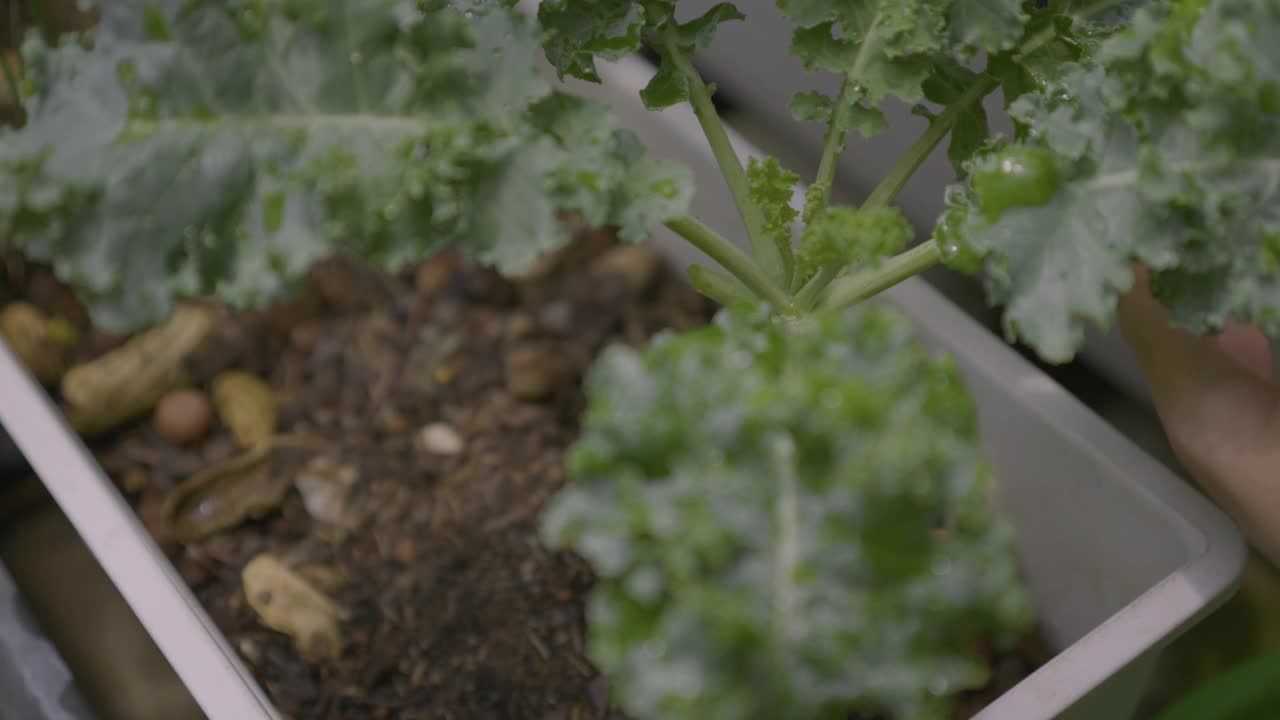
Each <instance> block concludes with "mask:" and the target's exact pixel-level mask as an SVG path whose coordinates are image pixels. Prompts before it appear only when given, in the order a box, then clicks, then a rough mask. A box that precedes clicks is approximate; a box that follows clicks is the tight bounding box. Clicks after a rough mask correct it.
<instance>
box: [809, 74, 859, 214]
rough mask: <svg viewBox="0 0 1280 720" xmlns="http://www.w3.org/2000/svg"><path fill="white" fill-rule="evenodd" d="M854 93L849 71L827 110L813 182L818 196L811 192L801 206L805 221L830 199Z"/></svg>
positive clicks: (855, 92) (853, 82) (855, 87)
mask: <svg viewBox="0 0 1280 720" xmlns="http://www.w3.org/2000/svg"><path fill="white" fill-rule="evenodd" d="M858 92H859V89H858V83H857V82H855V81H854V79H853V76H852V74H849V75H846V76H845V78H844V83H843V84H842V85H841V86H840V95H839V97H837V98H836V104H835V107H834V108H833V109H832V111H831V124H830V125H829V126H828V127H827V135H826V138H825V139H824V140H823V143H822V159H821V160H819V161H818V176H817V178H815V179H814V182H813V184H814V186H816V187H819V188H822V192H821V194H820V195H817V194H811V195H810V196H809V197H808V202H807V203H806V207H805V209H804V217H805V220H806V222H807V221H808V220H811V219H812V218H813V217H814V216H815V215H817V213H818V212H819V211H821V210H822V209H823V208H824V207H826V205H827V202H828V201H829V200H830V199H831V186H832V185H833V184H834V183H835V179H836V161H837V160H839V159H840V153H841V152H842V151H843V150H844V146H845V138H846V137H847V136H848V134H849V130H848V128H847V127H845V126H846V125H847V124H848V119H847V118H848V115H849V106H850V105H852V104H853V103H854V100H855V99H856V96H857V94H858Z"/></svg>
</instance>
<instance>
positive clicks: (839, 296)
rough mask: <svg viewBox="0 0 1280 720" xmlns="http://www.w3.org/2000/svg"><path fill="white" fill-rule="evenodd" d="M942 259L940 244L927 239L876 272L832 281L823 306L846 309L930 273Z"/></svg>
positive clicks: (828, 308) (895, 257) (881, 265)
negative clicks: (917, 276) (908, 280)
mask: <svg viewBox="0 0 1280 720" xmlns="http://www.w3.org/2000/svg"><path fill="white" fill-rule="evenodd" d="M941 260H942V252H941V251H940V250H939V249H938V243H937V242H935V241H934V240H933V239H929V240H926V241H924V242H923V243H920V244H919V245H917V246H915V247H914V248H911V249H910V250H908V251H906V252H904V253H901V254H899V255H895V256H894V257H891V258H889V259H888V260H885V261H884V262H882V263H881V264H880V266H879V267H877V268H875V269H869V270H863V271H862V272H859V273H855V274H853V275H849V276H846V277H842V278H839V279H838V280H836V281H834V282H832V283H831V286H830V287H829V288H828V289H827V294H826V295H825V296H824V297H823V299H822V303H821V307H822V308H823V309H824V310H843V309H844V308H847V307H849V306H851V305H855V304H857V303H859V302H862V301H863V300H866V299H867V298H870V297H874V296H876V295H878V294H880V293H881V292H884V291H885V290H888V289H889V288H891V287H893V286H894V285H897V284H898V283H900V282H902V281H903V280H906V279H907V278H909V277H912V276H914V275H918V274H920V273H922V272H924V271H925V270H928V269H929V268H931V267H933V266H934V265H937V264H938V263H939V262H940V261H941Z"/></svg>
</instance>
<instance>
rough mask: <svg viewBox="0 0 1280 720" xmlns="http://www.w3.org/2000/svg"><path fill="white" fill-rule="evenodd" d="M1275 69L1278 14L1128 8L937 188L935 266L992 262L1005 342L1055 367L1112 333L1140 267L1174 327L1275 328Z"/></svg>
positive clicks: (1218, 4) (1228, 5)
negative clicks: (999, 141)
mask: <svg viewBox="0 0 1280 720" xmlns="http://www.w3.org/2000/svg"><path fill="white" fill-rule="evenodd" d="M1277 68H1280V7H1276V6H1275V5H1274V4H1272V3H1254V2H1250V1H1249V0H1181V1H1180V2H1174V3H1156V4H1152V5H1150V6H1148V7H1144V8H1142V9H1140V10H1138V11H1137V12H1136V13H1135V14H1134V15H1133V17H1132V22H1131V24H1130V25H1129V26H1128V27H1127V28H1125V29H1123V30H1118V31H1113V32H1110V33H1109V34H1108V35H1107V36H1106V37H1105V38H1104V39H1102V40H1101V41H1100V42H1099V43H1098V45H1097V48H1096V50H1093V51H1091V52H1090V53H1089V57H1087V58H1085V59H1083V60H1081V61H1079V62H1074V63H1067V64H1065V65H1064V66H1062V67H1061V68H1060V71H1059V72H1058V73H1057V76H1056V77H1055V78H1053V79H1050V80H1047V81H1046V82H1045V83H1044V85H1043V87H1041V88H1040V89H1039V90H1036V91H1033V92H1029V93H1026V94H1024V95H1023V96H1021V97H1019V98H1018V99H1017V100H1016V101H1015V102H1014V103H1013V104H1012V105H1011V106H1010V111H1011V113H1012V114H1013V115H1014V117H1015V118H1016V119H1017V120H1018V121H1019V123H1020V124H1021V125H1022V126H1023V127H1024V128H1026V131H1025V132H1024V133H1022V136H1021V138H1020V139H1019V140H1018V141H1017V142H1016V143H1014V144H1013V145H1010V146H1006V147H1002V148H1000V149H997V150H994V151H993V152H991V153H989V154H986V155H984V156H981V157H979V158H977V159H975V160H974V161H973V163H972V173H971V176H970V178H969V179H968V181H967V183H966V184H965V185H964V186H962V187H960V186H958V187H956V188H953V189H952V190H951V191H950V192H949V193H948V205H949V207H948V210H947V212H946V213H945V214H944V216H943V218H942V220H941V221H940V223H939V226H938V230H937V235H936V236H937V239H938V242H939V245H940V247H941V248H942V250H943V255H944V258H946V261H947V262H948V263H949V264H951V265H952V266H953V267H957V268H959V269H966V270H973V269H975V268H976V267H977V266H979V265H981V264H982V262H983V260H984V259H985V261H986V262H985V264H986V267H987V270H988V289H989V293H990V296H991V299H992V301H993V302H995V303H997V304H1001V305H1004V306H1006V309H1005V327H1006V331H1007V333H1008V334H1009V336H1010V337H1011V338H1022V339H1025V340H1026V341H1028V342H1029V343H1030V344H1031V345H1032V346H1033V347H1034V348H1035V349H1036V350H1037V352H1039V354H1040V355H1041V356H1042V357H1043V358H1044V359H1046V360H1049V361H1053V362H1062V361H1065V360H1067V359H1069V358H1070V357H1072V356H1073V355H1074V353H1075V352H1076V351H1077V350H1078V349H1079V347H1080V345H1081V344H1082V342H1083V337H1084V330H1085V327H1086V325H1087V324H1093V325H1096V326H1099V327H1102V328H1105V327H1109V326H1110V325H1111V324H1112V323H1113V322H1114V315H1115V306H1116V302H1117V298H1118V296H1119V295H1120V294H1121V293H1123V292H1125V291H1127V290H1128V289H1129V288H1130V287H1131V285H1132V265H1133V264H1134V263H1136V262H1141V263H1143V264H1145V265H1147V266H1148V267H1149V268H1150V269H1151V271H1152V286H1153V290H1154V292H1155V294H1156V297H1157V299H1159V300H1160V301H1161V302H1162V303H1164V304H1165V305H1166V306H1167V307H1168V308H1169V309H1170V311H1171V313H1172V318H1173V322H1175V323H1176V324H1178V325H1180V326H1182V327H1185V328H1187V329H1189V330H1192V331H1194V332H1198V333H1212V332H1216V331H1218V330H1220V329H1221V328H1222V327H1223V326H1224V325H1225V324H1226V323H1227V322H1228V321H1230V320H1236V321H1239V322H1244V323H1253V324H1257V325H1259V326H1260V327H1261V329H1262V330H1263V331H1264V332H1266V333H1267V334H1269V335H1272V336H1275V335H1277V334H1280V273H1277V270H1280V209H1278V208H1280V70H1278V69H1277ZM1037 158H1038V159H1037ZM1046 158H1048V159H1046ZM1049 168H1051V169H1052V170H1051V171H1049V170H1048V169H1049Z"/></svg>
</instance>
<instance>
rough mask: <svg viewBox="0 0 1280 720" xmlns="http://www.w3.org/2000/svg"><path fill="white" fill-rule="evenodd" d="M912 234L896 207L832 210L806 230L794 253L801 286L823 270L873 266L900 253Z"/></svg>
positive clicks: (840, 207) (822, 215)
mask: <svg viewBox="0 0 1280 720" xmlns="http://www.w3.org/2000/svg"><path fill="white" fill-rule="evenodd" d="M913 235H914V232H913V230H912V228H911V224H910V223H909V222H908V221H907V218H906V216H904V215H903V214H902V212H901V211H900V210H898V209H897V208H893V207H872V208H852V207H845V206H838V207H833V208H830V209H828V210H825V211H823V212H822V213H821V214H820V215H818V217H816V218H814V219H813V221H812V222H810V223H809V224H808V225H807V226H806V227H805V229H804V236H803V237H801V238H800V247H799V249H798V250H797V251H796V272H797V273H798V274H799V276H800V281H801V282H802V283H803V282H806V281H808V280H809V278H811V277H813V275H814V274H815V273H817V272H818V271H819V270H821V269H822V268H824V267H835V268H837V269H844V268H846V267H850V266H854V265H856V266H863V267H874V266H875V265H876V264H877V263H878V262H879V261H880V260H881V259H883V258H886V257H888V256H890V255H893V254H894V253H897V252H901V251H902V249H903V248H904V247H906V246H907V243H908V242H910V241H911V238H912V236H913Z"/></svg>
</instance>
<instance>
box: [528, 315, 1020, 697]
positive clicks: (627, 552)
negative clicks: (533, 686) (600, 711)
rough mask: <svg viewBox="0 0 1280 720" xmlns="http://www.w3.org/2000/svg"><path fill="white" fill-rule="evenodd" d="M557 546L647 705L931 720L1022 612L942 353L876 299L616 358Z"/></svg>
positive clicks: (720, 326)
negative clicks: (586, 571) (574, 564)
mask: <svg viewBox="0 0 1280 720" xmlns="http://www.w3.org/2000/svg"><path fill="white" fill-rule="evenodd" d="M587 385H588V391H589V395H590V399H591V404H590V409H589V410H588V411H587V414H586V415H585V422H584V427H583V432H582V435H581V437H580V439H579V440H578V442H577V443H576V445H575V446H574V447H573V448H572V450H571V453H570V456H569V465H568V467H569V471H570V474H571V476H572V477H573V482H572V484H571V485H569V486H568V487H567V488H566V489H565V490H564V491H562V492H561V494H560V495H559V496H557V497H556V498H553V500H552V501H551V503H550V504H549V506H548V508H547V510H546V511H545V514H544V516H543V531H544V537H545V538H546V539H547V541H548V543H549V544H550V545H552V546H554V547H561V548H571V549H573V550H575V551H576V552H578V553H579V554H581V555H583V556H585V557H586V559H587V560H589V561H590V562H591V564H592V565H593V567H594V569H595V571H596V574H597V577H598V580H597V584H596V586H595V588H594V590H593V594H592V596H591V599H590V605H589V623H590V628H591V629H590V642H589V647H590V654H591V657H592V658H593V660H594V662H595V663H597V665H598V666H599V667H600V668H601V669H602V670H603V671H604V672H605V673H606V674H607V675H608V676H609V677H610V678H611V679H612V681H613V689H614V692H615V693H616V695H615V698H616V699H617V700H618V701H619V702H620V704H621V705H622V707H623V708H624V709H625V710H626V711H627V712H628V713H629V714H631V715H632V716H634V717H637V718H646V719H647V718H663V720H686V719H687V720H752V719H756V718H759V719H760V720H763V719H765V718H775V717H787V718H794V719H795V720H810V719H815V720H816V719H817V718H823V717H841V716H842V713H844V714H847V713H848V712H851V711H854V712H864V713H869V714H880V713H885V714H890V715H892V716H893V717H903V718H907V717H909V718H915V719H916V720H936V719H941V718H945V717H950V715H949V712H948V710H949V707H948V706H949V704H950V701H949V700H948V696H949V694H950V693H951V692H952V691H957V690H960V689H963V688H970V687H976V686H980V685H982V684H983V683H984V682H985V680H986V675H987V670H986V668H985V667H984V664H983V662H982V661H981V660H980V659H978V658H977V657H975V656H973V655H971V654H970V652H969V651H968V650H967V646H968V644H969V643H970V642H972V641H974V640H977V639H979V638H982V639H986V638H995V639H996V642H997V644H1001V643H1002V642H1007V641H1010V640H1012V639H1013V638H1014V637H1016V636H1017V635H1019V634H1021V633H1022V632H1025V631H1026V630H1027V629H1028V628H1029V625H1030V624H1031V622H1032V616H1031V609H1030V605H1029V602H1028V597H1027V595H1026V593H1025V591H1024V589H1023V588H1022V586H1021V585H1020V582H1019V579H1018V572H1017V568H1016V563H1015V558H1014V555H1013V552H1012V544H1011V539H1012V537H1011V530H1010V527H1009V526H1008V525H1007V524H1006V523H1005V522H1004V521H1003V520H1002V519H1001V518H999V517H998V516H995V515H993V514H992V511H991V509H990V506H991V496H990V493H991V484H992V481H991V475H990V473H989V471H988V469H987V466H986V465H985V464H984V462H983V461H982V459H981V458H980V456H979V452H978V450H977V443H976V438H977V432H976V431H977V428H976V418H975V414H974V408H973V405H972V401H971V400H970V399H969V397H968V395H967V394H966V392H965V389H964V387H963V386H962V383H961V379H960V376H959V374H958V373H957V371H956V369H955V367H954V364H953V363H952V362H951V361H950V360H949V359H946V358H944V359H936V360H935V359H932V358H931V357H930V355H929V354H928V352H927V351H926V350H925V349H924V347H923V346H922V345H921V344H920V343H918V341H916V340H915V339H914V338H913V337H912V335H911V329H910V324H909V321H908V320H907V319H905V318H903V317H901V316H899V315H898V314H896V313H894V312H892V311H890V310H888V309H885V308H882V307H876V306H863V307H860V308H858V309H856V310H854V311H852V312H848V313H838V314H827V315H818V316H812V317H810V318H806V319H805V320H802V321H795V322H790V321H778V320H772V319H770V318H769V317H767V314H765V313H763V312H757V311H754V310H751V309H736V310H732V311H724V312H722V313H721V315H720V316H719V317H718V318H717V321H716V322H715V323H714V324H713V325H712V326H709V327H706V328H703V329H701V330H698V331H695V332H692V333H689V334H685V335H683V336H674V335H665V336H662V337H661V338H660V339H658V340H656V341H655V342H654V343H653V344H651V346H650V347H649V348H648V349H647V350H645V351H643V352H637V351H634V350H631V349H625V348H620V347H615V348H612V349H610V350H608V351H606V353H605V354H604V355H603V357H602V358H601V360H600V362H599V364H598V365H597V366H596V367H595V368H594V369H593V371H592V372H591V374H590V376H589V379H588V384H587Z"/></svg>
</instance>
